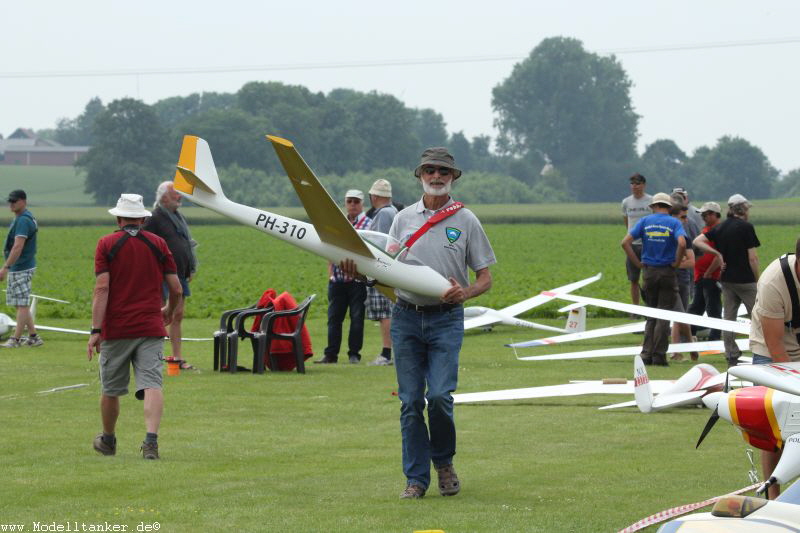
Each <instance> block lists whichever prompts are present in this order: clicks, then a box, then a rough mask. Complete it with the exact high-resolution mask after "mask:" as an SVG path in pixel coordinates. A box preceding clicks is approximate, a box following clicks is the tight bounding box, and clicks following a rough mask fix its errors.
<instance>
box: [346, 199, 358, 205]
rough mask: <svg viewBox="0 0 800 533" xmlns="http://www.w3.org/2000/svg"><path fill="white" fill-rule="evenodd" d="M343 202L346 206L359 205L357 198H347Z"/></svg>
mask: <svg viewBox="0 0 800 533" xmlns="http://www.w3.org/2000/svg"><path fill="white" fill-rule="evenodd" d="M345 202H347V203H348V204H360V203H361V200H360V199H359V198H347V199H346V200H345Z"/></svg>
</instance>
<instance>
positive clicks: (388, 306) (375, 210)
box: [367, 179, 397, 366]
mask: <svg viewBox="0 0 800 533" xmlns="http://www.w3.org/2000/svg"><path fill="white" fill-rule="evenodd" d="M369 201H370V203H371V204H372V210H371V211H372V216H371V218H372V221H371V222H370V224H369V228H367V229H370V230H372V231H379V232H381V233H389V228H391V227H392V221H393V220H394V217H395V215H397V209H396V208H395V207H394V205H392V184H391V183H389V181H388V180H385V179H377V180H375V183H373V184H372V187H370V189H369ZM367 318H368V319H369V320H377V321H379V322H380V326H381V341H382V342H383V347H382V349H381V353H380V354H379V355H378V357H376V358H375V360H374V361H371V362H370V363H368V364H369V365H370V366H388V365H391V364H392V336H391V333H390V329H391V324H392V301H391V300H389V298H387V297H386V296H384V295H382V294H381V293H380V291H379V290H378V289H376V288H375V287H367Z"/></svg>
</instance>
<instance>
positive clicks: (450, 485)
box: [400, 464, 461, 500]
mask: <svg viewBox="0 0 800 533" xmlns="http://www.w3.org/2000/svg"><path fill="white" fill-rule="evenodd" d="M436 474H437V475H438V476H439V494H441V495H442V496H455V495H456V494H458V492H459V491H460V490H461V482H459V481H458V476H457V475H456V469H455V468H453V465H452V464H449V465H443V466H437V467H436ZM423 496H425V489H424V488H423V487H422V486H421V485H417V484H416V483H411V484H409V485H406V488H405V490H404V491H403V492H401V493H400V499H401V500H419V499H420V498H422V497H423Z"/></svg>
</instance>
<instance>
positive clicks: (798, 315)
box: [780, 254, 800, 329]
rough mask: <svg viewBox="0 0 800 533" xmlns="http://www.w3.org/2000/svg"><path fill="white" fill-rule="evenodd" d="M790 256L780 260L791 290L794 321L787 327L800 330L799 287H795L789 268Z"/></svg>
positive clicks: (788, 323)
mask: <svg viewBox="0 0 800 533" xmlns="http://www.w3.org/2000/svg"><path fill="white" fill-rule="evenodd" d="M789 255H790V254H784V255H782V256H781V258H780V263H781V270H782V271H783V277H784V279H785V280H786V287H787V288H788V289H789V298H790V299H791V300H792V321H791V322H787V323H786V325H787V326H791V327H792V329H797V328H800V299H798V297H797V285H795V282H794V277H793V276H792V269H791V268H790V267H789Z"/></svg>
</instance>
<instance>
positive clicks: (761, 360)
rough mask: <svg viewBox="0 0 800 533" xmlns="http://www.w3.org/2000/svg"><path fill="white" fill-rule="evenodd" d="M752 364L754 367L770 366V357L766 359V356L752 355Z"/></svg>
mask: <svg viewBox="0 0 800 533" xmlns="http://www.w3.org/2000/svg"><path fill="white" fill-rule="evenodd" d="M753 364H754V365H771V364H772V357H767V356H766V355H758V354H757V353H754V354H753Z"/></svg>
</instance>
